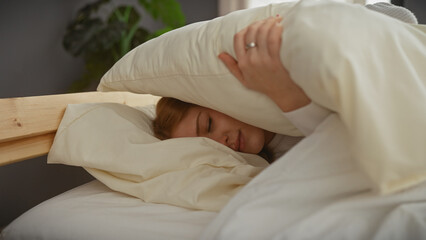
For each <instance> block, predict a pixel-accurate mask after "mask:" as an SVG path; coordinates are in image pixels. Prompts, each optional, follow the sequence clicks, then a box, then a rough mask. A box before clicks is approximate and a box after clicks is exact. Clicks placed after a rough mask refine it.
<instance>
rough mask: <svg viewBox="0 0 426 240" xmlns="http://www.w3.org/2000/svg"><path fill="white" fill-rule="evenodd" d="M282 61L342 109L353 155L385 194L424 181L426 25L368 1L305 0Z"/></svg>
mask: <svg viewBox="0 0 426 240" xmlns="http://www.w3.org/2000/svg"><path fill="white" fill-rule="evenodd" d="M284 29H285V30H284V33H283V42H282V45H283V47H282V49H281V60H282V62H283V63H284V65H285V66H286V67H287V69H289V72H290V74H291V76H292V78H293V79H294V80H295V82H297V83H298V84H299V85H300V86H301V87H302V88H303V89H304V90H305V92H306V93H307V94H308V95H309V96H310V97H311V98H312V99H313V101H315V102H317V103H319V104H320V105H322V106H325V107H327V108H329V109H332V110H333V111H335V112H338V113H339V116H340V118H341V119H342V121H343V123H344V125H345V127H346V128H347V130H348V132H349V135H350V142H351V145H352V151H353V156H354V159H355V160H357V162H358V163H359V165H360V166H361V167H362V169H363V170H364V171H365V172H366V173H367V174H368V176H369V177H370V178H371V180H372V181H373V182H374V184H375V188H376V189H377V190H379V191H380V192H381V193H392V192H395V191H398V190H403V189H406V188H407V187H411V186H414V185H416V184H418V183H420V182H422V181H424V180H426V147H425V146H426V67H425V66H426V65H425V64H426V31H425V30H424V28H423V30H422V28H421V27H416V26H413V25H410V24H406V23H404V22H402V21H399V20H397V19H394V18H391V17H388V16H386V15H383V14H380V13H377V12H374V11H370V10H368V9H366V8H365V7H363V6H359V5H352V4H343V3H337V2H333V1H314V0H313V1H306V0H305V1H302V2H301V3H300V4H298V5H297V6H296V7H294V8H293V9H292V11H291V12H290V13H289V14H288V15H287V16H286V18H285V20H284Z"/></svg>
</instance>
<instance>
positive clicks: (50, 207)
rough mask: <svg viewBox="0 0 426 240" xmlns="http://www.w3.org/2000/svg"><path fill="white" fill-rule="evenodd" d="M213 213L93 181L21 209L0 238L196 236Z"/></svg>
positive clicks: (167, 237) (162, 237)
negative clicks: (126, 192)
mask: <svg viewBox="0 0 426 240" xmlns="http://www.w3.org/2000/svg"><path fill="white" fill-rule="evenodd" d="M216 215H217V213H215V212H207V211H193V210H189V209H185V208H180V207H175V206H171V205H165V204H153V203H145V202H143V201H141V200H140V199H138V198H134V197H131V196H127V195H124V194H122V193H118V192H114V191H111V190H110V189H108V188H107V187H106V186H105V185H103V184H102V183H100V182H99V181H97V180H94V181H92V182H89V183H87V184H84V185H81V186H79V187H76V188H74V189H72V190H69V191H67V192H65V193H63V194H61V195H58V196H56V197H54V198H52V199H49V200H47V201H45V202H43V203H41V204H39V205H38V206H36V207H34V208H32V209H31V210H29V211H28V212H26V213H24V214H23V215H21V216H20V217H19V218H17V219H16V220H15V221H13V222H12V223H11V224H10V225H9V226H7V227H6V228H5V229H4V230H3V232H2V235H1V239H4V240H12V239H70V240H71V239H105V240H106V239H114V240H116V239H120V240H125V239H148V240H149V239H155V240H161V239H164V240H170V239H185V240H187V239H197V236H198V235H199V234H200V233H201V231H202V230H203V229H204V228H205V227H206V225H207V224H208V223H209V222H210V221H211V220H212V219H213V218H214V217H215V216H216Z"/></svg>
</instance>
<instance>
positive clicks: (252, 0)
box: [247, 0, 390, 8]
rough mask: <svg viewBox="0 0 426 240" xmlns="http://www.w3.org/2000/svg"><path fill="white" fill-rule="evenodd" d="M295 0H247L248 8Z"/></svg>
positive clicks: (370, 1) (367, 0)
mask: <svg viewBox="0 0 426 240" xmlns="http://www.w3.org/2000/svg"><path fill="white" fill-rule="evenodd" d="M294 1H297V0H247V6H248V8H254V7H260V6H264V5H268V4H271V3H280V2H294ZM341 1H344V2H352V3H358V4H374V3H377V2H388V3H389V2H390V0H341Z"/></svg>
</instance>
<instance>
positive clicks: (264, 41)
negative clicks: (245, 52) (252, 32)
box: [256, 17, 277, 57]
mask: <svg viewBox="0 0 426 240" xmlns="http://www.w3.org/2000/svg"><path fill="white" fill-rule="evenodd" d="M276 22H277V21H276V18H275V17H270V18H268V19H266V21H265V22H264V23H263V24H262V25H261V26H259V28H258V30H257V33H256V43H257V45H258V50H259V51H258V52H259V54H262V55H267V56H265V57H269V56H268V55H269V49H268V48H269V47H268V44H269V43H268V40H269V32H270V30H271V28H272V27H273V26H274V25H275V24H276Z"/></svg>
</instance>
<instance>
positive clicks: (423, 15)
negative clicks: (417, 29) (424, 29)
mask: <svg viewBox="0 0 426 240" xmlns="http://www.w3.org/2000/svg"><path fill="white" fill-rule="evenodd" d="M404 6H405V7H406V8H408V9H410V10H411V11H412V12H413V13H414V14H415V15H416V17H417V20H418V21H419V23H420V24H426V1H425V0H405V1H404Z"/></svg>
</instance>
